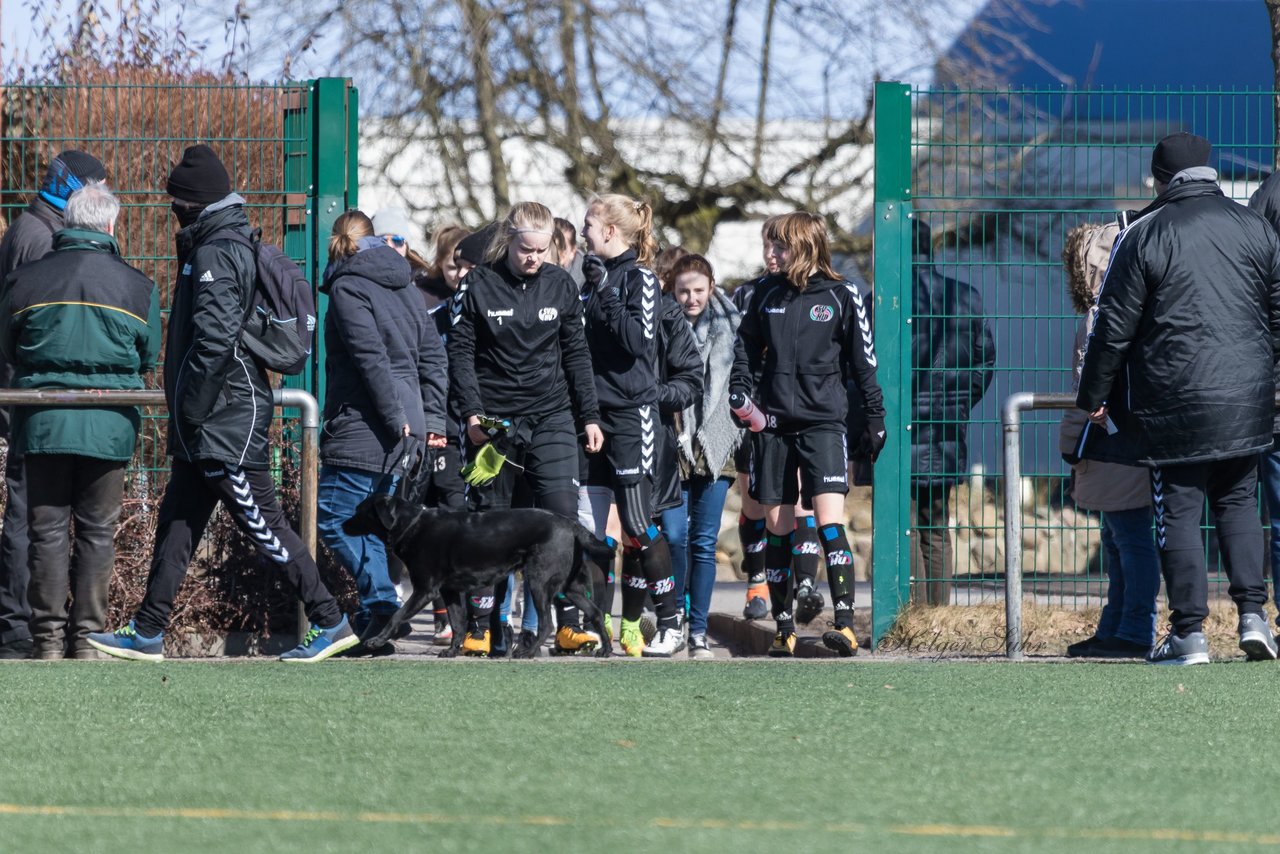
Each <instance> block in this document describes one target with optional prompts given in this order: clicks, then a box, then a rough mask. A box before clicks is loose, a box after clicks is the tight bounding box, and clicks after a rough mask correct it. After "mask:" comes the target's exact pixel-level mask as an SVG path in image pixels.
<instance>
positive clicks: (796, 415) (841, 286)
mask: <svg viewBox="0 0 1280 854" xmlns="http://www.w3.org/2000/svg"><path fill="white" fill-rule="evenodd" d="M738 337H739V338H741V339H742V353H741V354H740V355H739V356H738V358H736V359H735V360H734V365H733V378H732V380H731V381H730V386H729V388H730V391H732V392H738V393H741V394H744V395H747V396H748V397H751V398H752V399H753V400H754V401H755V403H756V404H757V405H758V406H759V407H760V408H761V409H763V410H764V412H765V413H766V414H767V415H768V416H769V418H770V429H776V430H777V431H778V432H792V431H796V430H802V429H805V428H807V427H817V426H829V427H833V428H837V429H840V430H845V429H846V424H845V417H846V415H847V414H848V408H849V402H848V392H847V390H846V382H847V381H850V380H851V381H853V382H854V383H856V385H857V388H858V389H859V390H860V391H861V393H862V398H863V405H864V407H865V408H866V410H867V411H868V412H871V413H877V414H878V417H879V418H883V417H884V396H883V394H882V393H881V391H880V384H879V383H878V382H877V381H876V355H875V348H874V345H873V343H872V339H871V318H870V308H869V306H868V305H867V304H866V302H865V301H864V300H863V297H862V295H861V294H860V293H859V292H858V290H857V288H856V287H854V286H853V285H851V284H849V283H848V282H844V281H839V282H835V281H831V280H829V279H823V278H820V277H818V276H814V277H813V278H811V279H809V283H808V286H807V287H806V288H805V290H803V291H800V290H798V289H796V288H795V287H793V286H792V285H791V283H790V282H789V281H788V280H787V278H786V277H785V276H782V275H775V276H768V277H765V278H764V279H761V280H760V281H759V282H758V283H757V285H756V288H755V292H754V293H753V294H752V296H751V302H750V304H749V305H748V306H747V310H746V311H745V312H744V313H743V316H742V324H741V325H740V326H739V327H738ZM757 377H758V378H759V379H758V380H757V379H756V378H757Z"/></svg>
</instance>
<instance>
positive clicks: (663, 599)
mask: <svg viewBox="0 0 1280 854" xmlns="http://www.w3.org/2000/svg"><path fill="white" fill-rule="evenodd" d="M640 567H641V569H642V570H643V572H644V580H645V582H646V583H647V584H648V585H649V595H650V596H652V597H653V610H654V612H655V613H656V614H657V616H658V627H659V628H663V629H672V628H675V627H676V625H678V623H679V619H678V614H679V603H678V602H677V601H676V578H675V574H674V573H673V572H672V571H671V548H670V546H668V545H667V540H666V538H665V537H663V536H662V535H661V534H659V535H658V536H657V538H656V539H654V540H653V541H652V542H650V543H649V545H647V546H645V547H644V548H643V549H641V550H640Z"/></svg>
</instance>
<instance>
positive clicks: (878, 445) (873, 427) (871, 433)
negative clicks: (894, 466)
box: [854, 418, 885, 463]
mask: <svg viewBox="0 0 1280 854" xmlns="http://www.w3.org/2000/svg"><path fill="white" fill-rule="evenodd" d="M884 442H885V428H884V419H883V418H868V419H867V427H866V429H865V430H863V431H862V437H861V438H860V439H859V440H858V447H857V449H856V450H855V451H854V456H856V457H859V458H861V459H864V460H870V461H871V462H873V463H874V462H875V461H876V458H877V457H879V456H880V452H881V451H882V450H884Z"/></svg>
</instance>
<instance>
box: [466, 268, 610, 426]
mask: <svg viewBox="0 0 1280 854" xmlns="http://www.w3.org/2000/svg"><path fill="white" fill-rule="evenodd" d="M449 311H450V321H451V323H452V326H451V331H450V333H449V341H448V348H447V349H448V353H449V396H450V399H451V400H452V401H453V403H454V407H455V411H456V412H457V415H458V418H459V419H460V420H461V421H462V423H463V424H465V423H466V420H467V419H468V418H470V417H471V416H472V415H480V414H484V415H491V416H495V417H504V418H505V417H513V416H520V415H532V416H541V415H548V414H551V413H554V412H563V411H569V410H570V407H571V406H572V412H573V413H574V415H575V420H576V421H577V424H578V426H579V428H581V427H582V426H583V425H585V424H590V423H599V421H600V407H599V405H598V404H597V403H596V387H595V380H594V378H593V377H592V374H591V355H590V353H588V352H587V343H586V340H585V339H584V337H583V331H582V301H581V300H580V299H579V298H578V286H577V285H576V284H575V283H574V281H573V279H571V278H569V274H568V273H566V272H565V271H564V270H562V269H560V268H559V267H557V266H555V265H554V264H543V265H542V267H541V268H540V269H539V270H538V272H537V273H534V274H533V275H532V276H529V277H528V278H522V277H520V276H518V275H516V274H515V273H513V272H511V269H510V268H509V267H508V266H507V262H506V259H500V260H498V261H496V262H491V263H487V264H483V265H481V266H479V267H476V268H475V269H474V270H472V271H471V272H470V273H468V274H467V277H466V278H465V279H463V280H462V282H461V284H459V286H458V291H457V293H456V294H454V297H453V300H452V302H451V304H450V306H449Z"/></svg>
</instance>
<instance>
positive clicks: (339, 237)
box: [329, 210, 373, 261]
mask: <svg viewBox="0 0 1280 854" xmlns="http://www.w3.org/2000/svg"><path fill="white" fill-rule="evenodd" d="M372 236H373V220H371V219H369V217H368V216H366V215H365V213H364V211H354V210H353V211H347V212H346V213H344V214H341V215H340V216H339V217H338V218H337V219H335V220H334V221H333V232H332V233H331V234H330V235H329V260H330V261H337V260H338V259H339V258H350V257H351V256H352V255H354V254H356V252H357V251H359V249H360V238H362V237H372Z"/></svg>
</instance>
